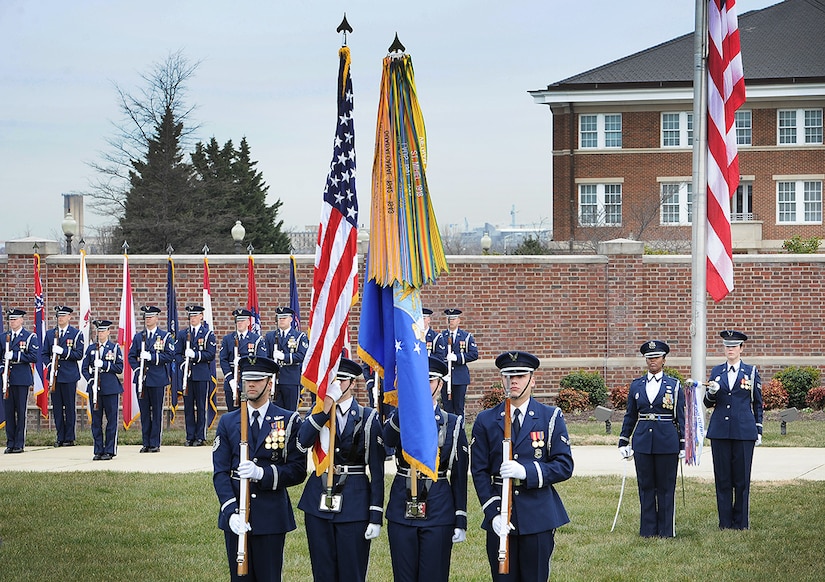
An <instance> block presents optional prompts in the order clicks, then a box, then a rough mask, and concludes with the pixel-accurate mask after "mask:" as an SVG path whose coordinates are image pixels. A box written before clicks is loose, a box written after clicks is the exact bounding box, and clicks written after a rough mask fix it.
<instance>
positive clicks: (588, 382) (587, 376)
mask: <svg viewBox="0 0 825 582" xmlns="http://www.w3.org/2000/svg"><path fill="white" fill-rule="evenodd" d="M559 384H560V385H561V387H562V388H571V389H573V390H578V391H580V392H584V393H585V394H587V395H588V400H589V401H590V404H592V405H593V406H599V405H601V404H604V403H605V402H607V386H606V385H605V383H604V378H602V377H601V375H600V374H599V373H598V372H585V371H584V370H579V371H578V372H571V373H570V374H567V376H565V377H564V378H562V379H561V382H559ZM562 410H564V409H562Z"/></svg>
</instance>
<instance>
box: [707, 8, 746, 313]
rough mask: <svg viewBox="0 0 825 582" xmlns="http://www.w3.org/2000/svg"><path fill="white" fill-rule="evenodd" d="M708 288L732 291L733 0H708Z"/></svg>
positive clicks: (740, 81) (741, 81)
mask: <svg viewBox="0 0 825 582" xmlns="http://www.w3.org/2000/svg"><path fill="white" fill-rule="evenodd" d="M707 69H708V162H707V166H708V233H707V287H708V293H710V296H711V297H713V300H714V301H721V300H722V299H724V298H725V296H727V294H728V293H730V292H731V291H732V290H733V246H732V244H731V231H730V200H731V198H732V197H733V195H734V194H735V193H736V189H737V188H738V187H739V157H738V153H737V148H736V123H735V117H736V110H737V109H739V108H740V107H741V106H742V105H743V104H744V103H745V75H744V72H743V70H742V54H741V52H740V48H739V27H738V24H737V20H736V0H709V2H708V65H707Z"/></svg>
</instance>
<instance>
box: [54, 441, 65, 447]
mask: <svg viewBox="0 0 825 582" xmlns="http://www.w3.org/2000/svg"><path fill="white" fill-rule="evenodd" d="M54 446H55V448H57V447H62V446H63V441H54Z"/></svg>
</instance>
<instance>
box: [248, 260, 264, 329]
mask: <svg viewBox="0 0 825 582" xmlns="http://www.w3.org/2000/svg"><path fill="white" fill-rule="evenodd" d="M246 308H247V309H248V310H249V311H251V312H252V325H251V326H250V329H251V330H252V332H254V333H257V334H258V335H261V306H260V304H259V303H258V287H257V286H256V285H255V259H254V257H253V256H252V253H250V254H249V259H248V261H247V264H246Z"/></svg>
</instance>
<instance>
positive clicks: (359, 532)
mask: <svg viewBox="0 0 825 582" xmlns="http://www.w3.org/2000/svg"><path fill="white" fill-rule="evenodd" d="M362 372H363V370H362V369H361V366H359V365H358V364H357V363H355V362H353V361H352V360H349V359H347V358H341V363H340V364H339V365H338V374H337V376H336V380H335V381H334V382H333V383H332V384H331V385H330V387H329V388H328V389H327V395H326V398H325V399H324V405H323V409H322V410H321V411H320V412H316V413H315V414H309V415H307V417H306V419H305V420H304V423H303V424H302V425H301V429H300V430H299V432H298V448H300V449H301V450H302V451H304V452H306V451H309V450H310V449H312V447H313V446H314V445H315V443H316V441H317V440H318V439H319V438H321V436H320V434H321V428H322V427H323V426H324V425H325V424H326V423H327V421H329V418H330V414H331V412H332V410H333V407H335V409H336V410H337V412H336V419H335V435H336V436H335V440H334V443H335V449H334V451H333V454H332V463H333V473H334V475H333V480H332V484H331V487H332V489H331V490H330V489H329V486H330V482H329V481H328V476H329V473H324V474H323V475H321V476H318V475H316V474H315V472H314V471H313V472H312V474H311V475H310V476H309V480H308V481H307V484H306V487H304V492H303V494H302V495H301V500H300V501H299V502H298V509H300V510H302V511H303V512H304V514H305V515H304V523H305V525H306V531H307V542H308V544H309V556H310V560H311V561H312V577H313V579H314V580H315V581H316V582H327V581H328V580H347V581H352V582H357V581H363V580H366V578H367V565H368V563H369V557H370V540H372V539H374V538H376V537H378V534H379V533H381V519H382V517H383V512H384V458H385V457H386V453H385V452H384V443H383V439H382V435H381V423H380V421H379V419H378V413H377V412H376V411H375V410H373V409H372V408H367V407H364V406H361V405H360V404H358V402H356V401H355V398H353V388H355V380H356V378H358V377H359V376H361V374H362ZM367 470H369V473H368V472H367Z"/></svg>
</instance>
